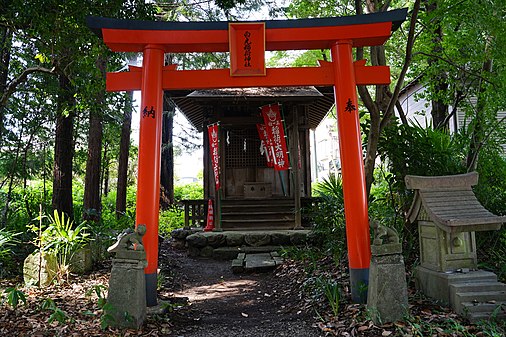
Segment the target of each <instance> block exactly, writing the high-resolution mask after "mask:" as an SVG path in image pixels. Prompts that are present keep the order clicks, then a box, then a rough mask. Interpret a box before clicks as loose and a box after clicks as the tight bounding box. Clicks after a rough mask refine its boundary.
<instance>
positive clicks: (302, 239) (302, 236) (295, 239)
mask: <svg viewBox="0 0 506 337" xmlns="http://www.w3.org/2000/svg"><path fill="white" fill-rule="evenodd" d="M306 241H307V235H306V233H302V232H297V231H293V232H291V233H290V242H291V243H292V244H293V245H295V246H300V245H303V244H305V243H306Z"/></svg>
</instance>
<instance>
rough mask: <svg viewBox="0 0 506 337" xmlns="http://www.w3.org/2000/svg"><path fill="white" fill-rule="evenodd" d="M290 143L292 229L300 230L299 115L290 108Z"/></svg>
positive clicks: (296, 108) (294, 107) (294, 108)
mask: <svg viewBox="0 0 506 337" xmlns="http://www.w3.org/2000/svg"><path fill="white" fill-rule="evenodd" d="M291 134H292V135H291V136H292V137H291V138H292V140H291V141H290V152H291V154H292V155H291V156H290V158H291V159H292V162H291V166H292V172H293V185H294V186H293V198H294V201H295V227H294V229H302V219H301V214H300V211H301V204H300V169H299V159H300V158H299V113H298V107H297V106H296V105H294V106H293V107H292V132H291Z"/></svg>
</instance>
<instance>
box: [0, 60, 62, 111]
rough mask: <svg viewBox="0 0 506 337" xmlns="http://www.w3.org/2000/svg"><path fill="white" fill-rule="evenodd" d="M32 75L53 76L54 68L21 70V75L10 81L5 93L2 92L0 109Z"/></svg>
mask: <svg viewBox="0 0 506 337" xmlns="http://www.w3.org/2000/svg"><path fill="white" fill-rule="evenodd" d="M33 73H45V74H55V68H52V69H48V68H44V67H31V68H26V69H25V70H23V72H22V73H21V75H19V76H18V77H17V78H15V79H14V80H12V82H11V83H9V85H8V86H7V87H6V88H5V91H4V92H3V94H2V96H1V98H0V108H3V107H5V105H6V104H7V100H8V99H9V97H10V96H11V95H12V94H13V93H14V91H16V88H17V87H18V86H19V85H20V84H21V83H24V82H26V79H27V78H28V75H30V74H33Z"/></svg>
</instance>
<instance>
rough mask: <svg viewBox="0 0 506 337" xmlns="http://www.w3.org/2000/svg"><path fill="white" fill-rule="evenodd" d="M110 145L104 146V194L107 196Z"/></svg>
mask: <svg viewBox="0 0 506 337" xmlns="http://www.w3.org/2000/svg"><path fill="white" fill-rule="evenodd" d="M109 162H110V160H109V144H107V143H106V144H104V158H103V160H102V163H103V165H102V186H103V189H102V191H103V192H102V193H103V195H105V196H107V194H108V193H109Z"/></svg>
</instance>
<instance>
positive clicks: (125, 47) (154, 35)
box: [87, 8, 407, 53]
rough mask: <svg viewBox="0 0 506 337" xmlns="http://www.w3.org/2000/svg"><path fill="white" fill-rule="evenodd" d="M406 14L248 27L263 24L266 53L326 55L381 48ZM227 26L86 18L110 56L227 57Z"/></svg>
mask: <svg viewBox="0 0 506 337" xmlns="http://www.w3.org/2000/svg"><path fill="white" fill-rule="evenodd" d="M406 13H407V9H406V8H403V9H397V10H392V11H388V12H380V13H372V14H366V15H355V16H344V17H333V18H312V19H296V20H267V21H245V22H244V23H264V24H265V30H266V45H265V48H266V50H300V49H328V48H330V47H331V43H332V42H334V41H336V40H343V39H346V40H352V41H353V46H354V47H360V46H372V45H381V44H383V43H384V42H385V41H386V40H387V39H388V38H389V37H390V34H391V32H392V31H394V30H396V29H397V28H399V26H400V25H401V23H402V22H403V21H404V20H405V18H406ZM229 23H232V22H227V21H214V22H167V21H141V20H123V19H111V18H103V17H88V18H87V24H88V27H90V29H91V30H92V31H93V32H94V33H95V34H96V35H97V36H98V37H100V38H102V39H103V40H104V42H105V44H106V45H107V46H108V47H109V48H110V49H111V50H112V51H117V52H119V51H122V52H141V51H143V49H144V47H145V46H146V45H149V44H156V45H162V46H163V47H164V51H165V52H167V53H170V52H173V53H185V52H226V51H228V50H229V41H228V37H229V36H228V29H229Z"/></svg>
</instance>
